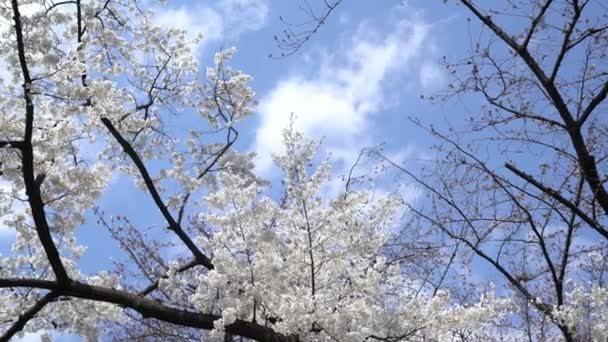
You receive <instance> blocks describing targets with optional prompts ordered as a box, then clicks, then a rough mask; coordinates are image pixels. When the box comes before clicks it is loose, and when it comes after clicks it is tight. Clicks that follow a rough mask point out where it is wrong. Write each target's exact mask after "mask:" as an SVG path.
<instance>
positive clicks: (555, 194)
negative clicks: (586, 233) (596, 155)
mask: <svg viewBox="0 0 608 342" xmlns="http://www.w3.org/2000/svg"><path fill="white" fill-rule="evenodd" d="M505 167H506V168H507V169H508V170H509V171H511V172H513V173H514V174H515V175H517V176H518V177H520V178H521V179H523V180H525V181H526V182H528V183H530V184H532V185H533V186H534V187H536V188H537V189H539V190H540V191H542V192H543V193H544V194H546V195H548V196H550V197H552V198H554V199H555V200H557V201H558V202H559V203H561V204H563V205H565V206H566V207H568V209H570V210H572V212H574V213H575V214H576V215H577V216H578V217H580V218H581V219H582V220H583V221H585V223H587V224H588V225H589V226H590V227H591V228H593V229H594V230H595V231H597V232H598V233H600V234H601V235H602V236H603V237H605V238H606V239H608V230H606V229H604V228H603V227H602V226H601V225H600V224H599V223H598V222H596V221H595V220H593V219H592V218H591V217H589V216H588V215H587V214H585V212H583V211H582V210H581V209H580V208H579V207H578V206H576V205H575V204H574V203H572V202H571V201H569V200H568V199H567V198H565V197H564V196H562V195H561V194H560V193H559V192H557V191H555V190H553V189H551V188H550V187H548V186H546V185H544V184H542V183H541V182H539V181H537V180H536V179H534V177H532V176H531V175H529V174H527V173H525V172H523V171H521V170H519V169H518V168H517V167H515V166H514V165H513V164H510V163H506V164H505Z"/></svg>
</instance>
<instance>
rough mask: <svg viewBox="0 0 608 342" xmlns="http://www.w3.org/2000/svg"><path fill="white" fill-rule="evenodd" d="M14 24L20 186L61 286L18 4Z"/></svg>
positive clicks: (14, 4)
mask: <svg viewBox="0 0 608 342" xmlns="http://www.w3.org/2000/svg"><path fill="white" fill-rule="evenodd" d="M12 7H13V20H14V23H15V35H16V39H17V52H18V56H19V64H20V65H21V71H22V74H23V80H24V83H23V99H24V101H25V133H24V138H23V147H22V148H21V163H22V173H23V182H24V183H25V191H26V194H27V196H28V202H29V205H30V208H31V210H32V217H33V219H34V224H35V225H36V232H37V233H38V238H39V239H40V243H41V244H42V247H43V248H44V251H45V253H46V255H47V258H48V260H49V263H50V264H51V267H52V268H53V272H54V273H55V276H56V277H57V280H58V281H59V282H60V283H66V282H69V277H68V274H67V272H66V270H65V267H64V266H63V263H62V261H61V257H60V256H59V251H58V250H57V247H56V246H55V243H54V242H53V238H52V237H51V233H50V229H49V225H48V222H47V219H46V213H45V210H44V202H43V201H42V196H41V194H40V184H38V182H36V176H35V175H34V148H33V145H32V133H33V129H34V103H33V101H32V94H31V87H32V78H31V76H30V72H29V69H28V65H27V60H26V58H25V44H24V38H23V28H22V27H21V14H20V13H19V4H18V3H17V0H12Z"/></svg>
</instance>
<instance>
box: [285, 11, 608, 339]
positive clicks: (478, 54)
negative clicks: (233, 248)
mask: <svg viewBox="0 0 608 342" xmlns="http://www.w3.org/2000/svg"><path fill="white" fill-rule="evenodd" d="M443 2H444V3H447V5H446V6H448V5H449V6H454V8H456V9H458V10H460V11H461V13H463V14H464V15H466V18H467V20H468V22H469V24H468V25H469V32H468V34H469V37H471V38H470V39H471V41H470V42H469V44H468V45H467V46H470V50H469V51H466V52H465V54H466V55H465V57H464V58H462V59H461V60H455V59H454V58H453V56H454V55H461V53H453V54H452V56H450V57H448V58H446V59H445V60H444V64H445V66H446V67H447V74H448V75H449V76H450V77H451V81H450V84H449V85H448V89H446V90H445V91H444V92H442V93H440V94H436V95H434V96H432V97H431V96H427V99H430V100H432V101H454V102H456V103H458V104H463V103H464V104H465V105H467V107H468V108H471V105H470V102H469V101H473V103H475V104H477V103H479V102H481V103H482V105H481V108H479V109H478V110H470V109H468V111H469V112H470V115H467V116H468V117H467V118H466V122H455V121H454V120H453V121H452V123H451V124H452V125H453V126H452V127H450V128H446V129H442V127H438V126H435V127H434V126H432V125H430V124H429V123H428V122H421V121H419V120H417V119H413V120H412V121H413V123H414V124H416V125H419V126H420V127H421V128H422V129H423V132H426V133H427V134H429V135H431V136H433V137H435V138H436V139H437V141H438V144H437V146H436V153H437V154H436V158H435V159H434V160H433V162H430V163H429V164H428V165H425V167H424V168H423V169H422V170H414V169H412V168H411V167H404V166H403V165H397V164H393V161H391V160H387V159H386V158H385V157H383V156H380V158H381V159H384V161H385V162H388V163H389V164H392V165H393V166H394V167H395V168H396V169H398V170H400V171H401V172H403V173H404V174H405V175H407V176H408V177H406V178H404V181H410V182H411V181H412V180H413V181H415V182H417V183H418V184H420V185H421V186H422V188H423V189H425V191H426V192H427V194H428V201H427V202H423V204H422V205H419V206H413V205H409V204H408V206H409V209H410V210H411V211H412V212H413V213H414V214H415V216H416V217H417V218H418V219H419V220H420V223H419V225H420V226H423V225H424V222H426V224H427V225H428V226H430V227H431V228H432V229H434V230H436V231H437V232H438V233H440V234H442V235H443V236H445V237H446V238H448V239H450V240H452V241H453V244H454V245H455V246H456V248H455V250H458V251H456V252H455V253H456V256H455V260H460V261H459V262H460V263H461V264H463V265H464V267H469V268H470V266H467V265H470V264H469V263H470V262H471V261H472V260H479V261H480V262H481V263H482V264H483V265H486V266H490V268H492V269H493V270H494V274H495V275H496V276H497V277H498V278H500V279H502V281H503V282H504V284H505V287H506V290H507V291H509V292H510V293H511V296H512V298H513V299H514V303H515V304H516V306H517V309H515V310H514V312H513V313H514V316H513V319H511V320H510V321H509V322H508V324H507V325H506V326H505V327H506V328H507V329H508V330H510V331H512V334H514V336H516V339H518V340H529V341H554V340H566V341H579V340H582V341H592V340H593V341H603V340H605V339H606V338H607V336H608V330H606V324H605V318H606V315H607V313H608V311H607V309H608V307H607V305H608V301H607V300H606V291H607V290H606V286H605V282H606V275H605V271H606V255H607V250H606V247H607V242H608V240H607V238H608V230H607V225H608V221H607V219H606V217H607V215H608V192H607V191H608V190H606V181H607V180H608V175H607V174H606V166H607V164H606V163H607V159H608V151H607V146H608V144H607V134H606V133H607V131H606V128H607V127H608V122H607V120H606V116H605V115H603V114H604V113H605V112H606V109H607V107H606V98H607V95H608V69H607V67H606V66H607V64H606V58H607V52H608V25H607V23H608V8H607V7H606V3H605V2H604V1H599V0H598V1H594V0H564V1H561V0H534V1H519V0H507V1H494V2H486V1H481V0H478V1H473V0H458V1H449V0H448V1H443ZM319 3H320V5H319V4H318V6H316V7H315V6H312V5H311V6H309V7H313V8H317V12H312V14H310V15H309V17H310V18H311V20H312V22H313V23H316V24H318V25H317V26H312V27H313V28H312V29H310V30H309V29H305V30H302V31H298V32H292V31H291V30H289V28H290V27H287V30H286V31H285V32H284V34H283V35H280V36H279V37H280V38H278V41H279V44H278V47H279V49H281V50H282V51H284V52H283V53H284V54H285V55H290V54H293V53H295V52H297V51H298V50H299V49H301V48H302V47H303V46H304V44H305V43H306V42H307V41H309V40H310V38H311V37H312V35H314V34H316V33H317V32H318V31H319V27H320V25H322V24H323V23H324V22H326V21H327V20H328V17H329V16H330V15H331V14H332V13H335V12H336V11H339V8H338V9H336V8H334V5H335V6H344V5H345V2H340V1H337V2H336V1H334V2H332V3H329V4H328V3H327V2H321V1H319ZM323 3H325V4H326V5H327V6H323ZM408 3H411V4H412V5H414V6H415V5H416V1H408ZM465 34H467V33H463V35H465ZM460 101H462V102H460ZM434 238H436V237H434Z"/></svg>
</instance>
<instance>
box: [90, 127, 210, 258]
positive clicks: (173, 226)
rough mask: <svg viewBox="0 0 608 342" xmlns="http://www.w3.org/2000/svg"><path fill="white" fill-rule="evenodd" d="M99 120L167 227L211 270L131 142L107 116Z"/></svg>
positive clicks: (204, 256)
mask: <svg viewBox="0 0 608 342" xmlns="http://www.w3.org/2000/svg"><path fill="white" fill-rule="evenodd" d="M101 122H102V123H103V124H104V125H105V126H106V128H107V129H108V131H110V133H111V134H112V136H113V137H114V138H115V139H116V141H117V142H118V143H119V144H120V146H121V147H122V148H123V150H124V152H125V153H126V154H127V155H128V156H129V157H130V158H131V160H132V161H133V163H134V164H135V166H136V167H137V169H138V170H139V173H140V174H141V176H142V178H143V179H144V183H145V184H146V188H147V189H148V192H149V193H150V196H152V199H153V200H154V203H155V204H156V206H157V207H158V209H159V210H160V212H161V214H162V215H163V217H164V218H165V220H166V221H167V223H168V224H169V229H170V230H172V231H173V232H175V234H176V235H177V236H178V237H179V238H180V239H181V240H182V242H183V243H184V244H185V245H186V247H188V249H189V250H190V251H191V252H192V254H193V255H194V257H195V258H196V259H197V260H198V261H199V262H200V263H201V265H203V266H205V267H206V268H207V269H209V270H212V269H213V268H214V266H213V264H212V263H211V259H209V258H208V257H207V256H206V255H205V254H203V252H201V250H200V249H199V248H198V247H197V246H196V245H195V244H194V242H193V241H192V239H191V238H190V237H189V236H188V235H187V234H186V232H184V230H183V229H182V227H181V226H180V224H179V223H178V222H177V221H176V220H175V219H174V218H173V216H172V215H171V213H170V212H169V209H168V208H167V206H166V205H165V203H163V200H162V199H161V197H160V194H159V193H158V190H157V189H156V186H155V185H154V182H153V181H152V178H151V177H150V174H149V173H148V170H147V169H146V166H145V165H144V163H143V161H142V160H141V158H140V157H139V155H138V154H137V152H135V150H134V149H133V146H131V144H130V143H129V142H128V141H127V140H126V139H125V138H124V137H123V136H122V135H121V134H120V132H118V130H117V129H116V127H114V125H113V124H112V122H111V121H110V120H109V119H108V118H101Z"/></svg>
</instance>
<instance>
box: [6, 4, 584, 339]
mask: <svg viewBox="0 0 608 342" xmlns="http://www.w3.org/2000/svg"><path fill="white" fill-rule="evenodd" d="M0 16H1V17H2V22H3V23H10V25H9V26H6V27H3V29H4V32H3V34H2V37H1V38H0V51H1V53H2V56H5V63H6V65H5V67H6V70H7V72H8V73H7V75H6V77H5V79H3V80H2V85H1V86H2V95H0V107H1V108H2V112H3V115H2V116H1V117H0V166H1V167H0V173H1V177H2V190H1V192H0V208H1V211H0V215H1V216H2V220H3V223H2V224H3V225H4V226H5V228H4V229H8V230H10V231H11V232H13V233H14V235H15V241H14V244H13V246H12V250H11V253H10V254H9V255H6V256H0V329H2V330H1V331H2V332H1V335H0V340H2V341H5V340H9V339H11V338H12V337H14V336H16V335H18V334H19V333H21V332H47V331H62V332H68V333H74V334H78V335H80V336H81V337H82V338H83V339H85V340H98V339H105V338H112V337H113V338H115V339H119V340H124V339H133V340H139V339H146V340H148V339H150V340H191V339H198V340H206V341H207V340H216V339H218V340H224V341H227V340H232V339H233V338H240V339H241V340H242V339H251V340H258V341H300V340H302V341H304V340H310V341H332V340H338V341H364V340H379V341H400V340H406V339H416V340H446V339H451V338H454V339H456V338H458V336H459V334H460V335H461V334H462V332H463V331H466V332H468V335H467V336H482V335H484V334H486V330H487V331H489V330H491V327H492V325H493V324H494V323H496V321H497V320H499V319H500V318H501V313H502V312H503V310H504V309H505V308H506V307H507V306H508V305H510V301H508V300H502V299H495V298H494V297H493V295H492V293H484V294H483V295H481V297H479V298H475V299H474V300H471V301H469V302H466V303H464V302H458V301H455V300H452V298H451V296H450V294H449V292H447V291H445V290H443V289H439V288H435V289H433V291H429V290H428V289H427V288H426V287H424V286H421V284H424V282H423V281H422V280H421V279H418V278H416V277H415V276H414V274H411V273H409V272H405V270H407V267H406V265H404V264H403V263H402V262H397V260H398V259H390V258H389V256H390V254H389V253H387V244H389V242H390V241H393V239H394V232H395V227H396V226H397V224H398V222H399V220H400V218H401V217H400V216H399V215H398V212H399V211H400V208H402V207H401V206H402V204H401V202H400V201H398V200H397V199H396V198H395V197H394V196H392V195H391V194H383V193H382V192H375V191H373V189H369V188H368V189H364V188H362V189H358V188H357V187H355V186H353V187H350V188H348V187H347V189H346V191H344V192H342V193H340V194H338V195H336V196H334V197H330V196H328V194H327V192H325V191H324V186H325V185H326V184H327V183H328V182H329V181H330V179H331V173H330V165H331V162H330V161H329V160H325V161H322V162H320V163H319V162H317V161H318V157H316V150H317V145H318V143H317V142H315V141H310V140H308V139H306V138H304V137H302V136H301V135H300V134H298V133H297V132H295V131H294V130H293V129H288V130H286V131H285V132H284V133H283V134H284V145H285V150H284V153H282V154H280V155H277V156H275V162H276V164H277V166H278V167H279V168H280V169H281V170H282V172H283V175H284V179H283V184H282V187H281V189H282V194H281V196H280V198H278V199H277V198H274V197H273V196H271V195H270V192H269V191H268V183H267V182H266V181H264V180H262V179H260V178H259V177H257V176H256V175H255V174H254V172H253V170H254V165H253V155H252V154H248V153H239V152H237V151H236V150H234V149H233V145H234V142H235V141H236V139H237V137H238V131H237V129H236V127H237V126H238V123H239V121H241V120H242V119H243V118H245V117H247V116H249V115H252V114H253V113H254V111H255V99H254V98H255V94H254V92H253V90H252V89H251V88H250V87H249V85H248V84H249V82H250V81H251V77H250V76H249V75H247V74H244V73H242V72H240V71H238V70H235V69H233V68H231V67H230V66H229V62H230V60H231V59H232V57H233V54H234V52H235V51H234V49H229V50H225V51H222V52H219V53H218V54H216V56H215V60H214V62H213V66H212V67H210V68H208V69H207V70H206V73H205V77H201V76H200V74H201V72H200V70H199V66H198V63H197V61H196V58H195V57H194V56H193V55H192V53H191V51H190V50H191V46H192V44H193V43H195V42H192V41H189V40H188V39H187V36H186V34H185V32H183V31H180V30H175V29H168V28H163V27H158V26H155V25H154V24H153V20H152V14H151V13H150V12H148V11H146V10H145V9H144V8H141V7H140V3H138V2H137V1H135V0H104V1H85V0H74V1H57V2H51V1H48V0H22V1H19V0H10V1H9V0H6V1H2V2H1V3H0ZM180 118H184V119H187V120H190V121H188V122H192V120H198V122H199V125H190V127H193V128H191V129H190V131H188V132H185V133H186V137H185V138H182V137H179V136H172V133H175V132H172V131H171V129H170V127H168V126H169V125H168V123H169V122H170V121H171V122H174V121H175V120H179V119H180ZM182 133H184V132H182ZM280 133H281V132H277V134H280ZM182 135H183V134H182ZM151 165H156V166H151ZM158 165H160V166H158ZM113 177H130V178H132V179H133V180H134V182H135V183H136V184H137V185H138V186H139V188H140V189H141V190H142V191H144V192H145V193H146V194H147V195H149V201H150V203H152V204H153V205H154V207H155V212H158V213H160V217H162V222H159V224H160V225H161V226H162V227H165V228H166V229H164V231H165V232H164V234H165V235H162V234H161V233H160V232H157V234H156V235H155V234H152V235H149V234H147V232H145V231H142V229H141V228H139V227H137V225H136V224H134V223H133V222H132V219H133V218H129V217H125V216H122V215H120V214H115V215H107V214H106V213H105V212H104V209H103V208H101V207H99V205H98V201H99V199H100V197H101V196H102V195H103V194H105V193H106V192H108V191H111V190H112V187H113V183H112V182H111V179H112V178H113ZM142 215H147V213H142ZM95 218H96V219H95ZM83 224H89V225H91V224H93V225H96V226H99V227H105V228H107V230H108V232H109V233H110V234H111V235H112V236H113V237H114V238H115V239H116V241H117V243H118V244H119V245H120V246H121V248H122V249H123V250H124V252H125V254H126V256H127V261H125V262H121V263H118V264H117V267H116V268H115V269H108V270H104V271H99V272H98V273H96V274H87V273H85V272H83V271H81V270H80V268H79V258H80V257H81V256H82V255H83V253H84V252H85V249H86V246H83V245H81V244H80V243H79V242H78V241H77V239H76V231H77V229H78V228H79V227H81V226H82V225H83ZM166 236H171V237H172V238H173V240H170V239H169V240H170V241H176V243H175V244H174V243H173V242H167V239H166ZM168 245H171V246H173V245H176V246H179V247H180V248H181V250H184V251H185V252H186V253H187V254H186V255H187V257H185V256H183V255H181V254H180V256H178V257H175V256H171V255H167V254H166V253H161V251H162V250H163V248H164V247H167V246H168ZM572 300H573V301H581V300H585V298H584V295H576V294H573V299H572ZM576 314H577V313H576V312H574V311H564V312H563V316H564V317H567V316H568V315H576ZM46 338H48V336H46Z"/></svg>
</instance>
